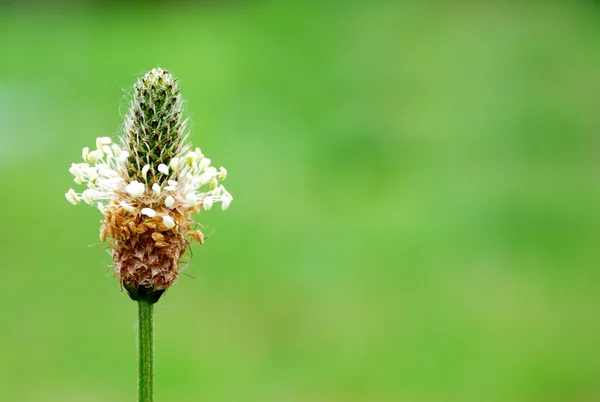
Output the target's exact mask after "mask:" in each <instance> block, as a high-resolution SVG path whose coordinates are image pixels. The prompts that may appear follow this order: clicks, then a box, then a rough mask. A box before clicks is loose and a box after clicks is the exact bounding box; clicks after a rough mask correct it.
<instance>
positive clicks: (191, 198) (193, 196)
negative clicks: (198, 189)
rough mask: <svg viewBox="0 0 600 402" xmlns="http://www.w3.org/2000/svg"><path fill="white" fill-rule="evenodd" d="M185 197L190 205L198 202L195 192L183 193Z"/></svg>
mask: <svg viewBox="0 0 600 402" xmlns="http://www.w3.org/2000/svg"><path fill="white" fill-rule="evenodd" d="M185 199H186V200H187V202H188V204H190V205H196V204H198V197H196V194H195V193H187V194H186V195H185Z"/></svg>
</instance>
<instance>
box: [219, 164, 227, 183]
mask: <svg viewBox="0 0 600 402" xmlns="http://www.w3.org/2000/svg"><path fill="white" fill-rule="evenodd" d="M226 178H227V169H225V168H224V167H223V166H221V171H220V172H219V180H220V181H223V180H225V179H226Z"/></svg>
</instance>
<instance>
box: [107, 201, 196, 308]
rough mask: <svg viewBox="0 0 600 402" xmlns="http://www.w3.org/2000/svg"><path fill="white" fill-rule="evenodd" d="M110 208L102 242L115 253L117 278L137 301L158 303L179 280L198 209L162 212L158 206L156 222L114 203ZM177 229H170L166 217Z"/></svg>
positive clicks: (137, 211)
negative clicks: (188, 238)
mask: <svg viewBox="0 0 600 402" xmlns="http://www.w3.org/2000/svg"><path fill="white" fill-rule="evenodd" d="M114 201H115V200H113V202H111V203H110V205H109V206H107V208H106V218H105V219H104V221H103V222H102V226H101V227H100V238H101V239H102V240H105V239H106V238H108V242H109V244H110V246H111V247H112V249H113V260H114V269H115V276H116V277H118V278H119V279H120V281H121V284H122V285H123V286H124V287H125V289H126V290H127V292H128V293H129V296H130V297H131V298H132V299H133V300H140V299H144V300H148V301H150V302H152V303H155V302H156V301H158V299H159V298H160V296H161V295H162V293H163V292H164V291H166V290H167V289H168V288H169V287H170V286H171V285H172V284H173V283H174V282H175V280H177V277H178V276H179V263H180V260H181V257H182V256H183V255H184V253H185V252H186V250H187V248H188V246H189V241H188V240H187V239H186V237H185V234H186V232H187V231H188V230H189V229H190V226H191V222H192V220H191V217H190V214H191V212H197V209H196V208H184V207H181V208H178V209H166V207H162V208H163V209H164V210H161V209H160V207H159V208H157V207H156V206H154V210H155V211H156V212H157V215H156V216H155V217H154V218H150V217H148V216H145V215H142V214H141V213H140V212H139V211H140V210H141V208H136V210H135V211H134V212H133V213H131V212H128V211H126V210H125V209H123V208H122V207H121V206H120V205H118V204H117V203H115V202H114ZM167 214H168V215H169V216H170V217H171V218H172V219H173V220H174V221H175V226H174V227H173V228H168V227H167V225H165V224H164V222H163V218H162V216H163V215H167Z"/></svg>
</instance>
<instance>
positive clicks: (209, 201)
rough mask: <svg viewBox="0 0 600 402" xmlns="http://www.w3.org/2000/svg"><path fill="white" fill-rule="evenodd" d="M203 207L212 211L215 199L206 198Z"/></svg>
mask: <svg viewBox="0 0 600 402" xmlns="http://www.w3.org/2000/svg"><path fill="white" fill-rule="evenodd" d="M202 206H203V207H204V209H205V210H207V211H210V209H211V208H212V206H213V198H212V197H210V196H208V197H204V199H203V200H202Z"/></svg>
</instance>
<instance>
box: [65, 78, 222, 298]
mask: <svg viewBox="0 0 600 402" xmlns="http://www.w3.org/2000/svg"><path fill="white" fill-rule="evenodd" d="M185 126H186V125H185V120H183V117H182V99H181V95H180V92H179V87H178V85H177V80H175V79H174V78H173V76H172V75H171V74H169V72H168V71H166V70H162V69H160V68H155V69H153V70H152V71H149V72H148V73H146V74H145V75H144V76H143V77H142V78H140V79H139V80H138V81H137V82H136V84H135V85H134V95H133V100H132V103H131V107H130V109H129V112H128V113H127V115H126V116H125V129H124V133H123V136H122V137H121V138H120V141H119V142H118V143H113V141H112V140H111V139H110V138H109V137H100V138H98V139H97V140H96V148H95V149H93V150H90V148H87V147H86V148H84V149H83V151H82V158H83V162H82V163H73V164H72V165H71V168H70V169H69V171H70V172H71V174H73V176H74V177H75V179H74V181H75V183H77V184H80V185H85V186H87V189H85V190H84V191H83V192H81V193H77V192H76V191H75V190H73V189H69V191H68V192H67V193H66V194H65V197H66V199H67V201H69V202H70V203H72V204H74V205H77V204H78V203H79V202H81V201H83V202H85V203H87V204H90V205H96V206H97V207H98V209H99V210H100V212H101V213H102V214H103V215H104V220H103V221H102V225H101V227H100V238H101V240H102V241H104V240H107V239H108V242H109V244H110V246H111V248H112V255H113V260H114V269H115V275H116V276H117V277H118V278H119V279H120V281H121V283H122V285H123V286H124V287H125V289H126V290H127V291H128V293H129V295H130V296H131V298H132V299H134V300H140V299H145V300H148V301H150V302H156V301H158V299H159V298H160V296H161V295H162V293H163V292H164V291H165V290H167V289H168V288H169V286H171V285H172V284H173V283H174V282H175V280H176V279H177V277H178V275H179V263H180V259H181V257H182V256H183V255H184V253H185V251H186V250H187V248H188V246H189V242H190V239H192V240H197V241H199V240H198V239H202V242H203V241H204V236H201V235H200V234H198V232H199V231H197V230H194V231H192V230H191V226H192V223H193V222H192V218H191V214H192V213H198V212H199V211H200V208H201V207H202V208H204V209H206V210H209V209H210V208H211V207H212V205H213V203H215V202H221V205H222V207H223V210H225V209H227V207H228V206H229V204H230V203H231V201H232V199H233V198H232V197H231V194H229V193H228V192H227V191H226V190H225V188H224V187H223V185H222V184H221V182H222V181H223V180H224V179H225V177H226V175H227V171H226V170H225V168H221V169H220V170H217V169H216V168H214V167H213V166H211V161H210V159H208V158H206V157H205V156H204V155H203V154H202V152H201V151H200V148H196V149H195V150H194V151H192V150H191V146H190V145H189V144H187V143H186V141H185V140H186V134H185V133H186V129H185ZM199 242H200V241H199Z"/></svg>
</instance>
